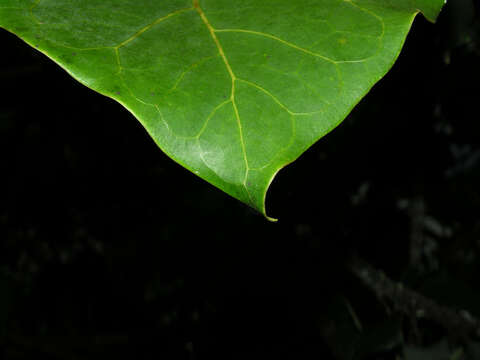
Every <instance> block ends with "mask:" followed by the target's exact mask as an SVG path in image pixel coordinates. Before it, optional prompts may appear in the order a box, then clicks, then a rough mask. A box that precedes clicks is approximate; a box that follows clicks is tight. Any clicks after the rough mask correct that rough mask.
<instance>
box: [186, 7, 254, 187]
mask: <svg viewBox="0 0 480 360" xmlns="http://www.w3.org/2000/svg"><path fill="white" fill-rule="evenodd" d="M193 7H194V8H195V10H196V11H197V12H198V14H199V15H200V18H201V19H202V21H203V23H204V24H205V26H206V27H207V29H208V31H209V32H210V35H211V37H212V39H213V41H214V42H215V45H216V46H217V49H218V52H219V54H220V56H221V58H222V60H223V62H224V63H225V67H226V68H227V71H228V73H229V75H230V77H231V78H232V93H231V95H230V101H231V102H232V106H233V110H234V113H235V118H236V120H237V124H238V129H239V133H240V143H241V145H242V152H243V157H244V160H245V166H246V172H245V179H244V186H245V184H246V180H247V176H248V170H249V166H248V159H247V151H246V149H245V141H244V139H243V129H242V124H241V121H240V114H239V112H238V107H237V103H236V101H235V82H236V81H237V77H236V76H235V73H234V72H233V70H232V67H231V66H230V63H229V61H228V59H227V56H226V55H225V52H224V51H223V47H222V44H221V43H220V40H218V37H217V35H216V34H215V29H214V28H213V26H212V25H211V24H210V22H209V21H208V18H207V16H206V15H205V13H204V12H203V10H202V8H201V7H200V4H199V2H198V0H193ZM247 192H248V190H247Z"/></svg>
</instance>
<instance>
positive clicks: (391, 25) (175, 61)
mask: <svg viewBox="0 0 480 360" xmlns="http://www.w3.org/2000/svg"><path fill="white" fill-rule="evenodd" d="M443 4H444V0H316V1H311V0H294V1H292V0H264V1H257V0H243V1H236V2H232V1H227V0H193V1H192V0H165V1H161V2H160V1H152V0H102V1H97V0H1V1H0V26H1V27H3V28H5V29H7V30H8V31H10V32H12V33H14V34H16V35H18V36H19V37H20V38H21V39H23V40H24V41H25V42H26V43H28V44H30V45H31V46H33V47H35V48H36V49H38V50H39V51H41V52H42V53H44V54H45V55H47V56H48V57H49V58H51V59H52V60H54V61H55V62H56V63H57V64H59V65H60V66H61V67H62V68H63V69H65V70H66V71H67V72H68V73H69V74H70V75H72V76H73V77H74V78H75V79H77V80H78V81H80V82H81V83H82V84H84V85H86V86H88V87H89V88H91V89H93V90H95V91H97V92H99V93H101V94H104V95H106V96H109V97H111V98H113V99H115V100H116V101H118V102H119V103H121V104H122V105H123V106H124V107H125V108H127V109H128V110H129V111H130V112H131V113H132V114H133V115H134V116H135V117H136V118H137V119H138V120H139V121H140V122H141V123H142V125H143V126H144V127H145V129H146V130H147V132H148V133H149V134H150V136H151V137H152V138H153V140H154V141H155V142H156V143H157V144H158V146H159V147H160V148H161V149H162V150H163V151H164V152H165V153H166V154H167V155H169V156H170V157H171V158H172V159H174V160H175V161H177V162H178V163H179V164H181V165H183V166H184V167H186V168H187V169H189V170H191V171H192V172H193V173H195V174H196V175H198V176H200V177H201V178H203V179H205V180H206V181H208V182H210V183H211V184H213V185H215V186H217V187H218V188H220V189H222V190H223V191H225V192H226V193H228V194H230V195H231V196H233V197H235V198H237V199H239V200H240V201H242V202H244V203H246V204H248V205H250V206H252V207H253V208H255V209H257V210H258V211H259V212H261V213H262V214H263V215H265V216H267V215H266V210H265V196H266V192H267V190H268V187H269V185H270V183H271V182H272V180H273V178H274V177H275V175H276V174H277V172H278V171H279V170H280V169H282V168H283V167H284V166H286V165H287V164H289V163H291V162H292V161H294V160H295V159H297V158H298V157H299V156H300V155H301V154H302V153H303V152H304V151H305V150H306V149H308V148H309V147H310V146H311V145H312V144H313V143H315V142H316V141H317V140H319V139H320V138H321V137H322V136H324V135H326V134H327V133H328V132H329V131H331V130H332V129H333V128H335V127H336V126H337V125H338V124H339V123H340V122H341V121H342V120H343V119H344V118H345V117H346V116H347V115H348V113H349V112H350V111H351V109H352V108H353V107H354V106H355V105H356V104H357V103H358V102H359V101H360V99H361V98H362V97H363V96H364V95H365V94H366V93H367V92H368V91H369V90H370V88H371V87H372V86H373V85H374V84H375V83H376V82H377V81H378V80H379V79H381V78H382V77H383V76H384V75H385V73H386V72H387V71H388V70H389V69H390V68H391V66H392V65H393V63H394V61H395V60H396V58H397V56H398V54H399V52H400V50H401V47H402V45H403V43H404V41H405V38H406V35H407V34H408V31H409V30H410V27H411V24H412V21H413V19H414V17H415V15H416V14H417V13H419V12H423V14H424V15H425V17H426V18H427V19H429V20H431V21H434V20H435V18H436V17H437V15H438V13H439V12H440V9H441V8H442V6H443ZM271 220H273V219H271Z"/></svg>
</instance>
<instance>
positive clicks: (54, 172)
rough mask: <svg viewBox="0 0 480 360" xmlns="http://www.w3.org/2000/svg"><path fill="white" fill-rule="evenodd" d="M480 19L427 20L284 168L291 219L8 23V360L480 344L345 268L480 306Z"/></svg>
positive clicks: (453, 351) (403, 351)
mask: <svg viewBox="0 0 480 360" xmlns="http://www.w3.org/2000/svg"><path fill="white" fill-rule="evenodd" d="M478 29H479V21H478V18H477V17H476V13H475V8H474V4H473V3H472V2H470V1H469V0H452V1H450V3H449V4H448V5H447V6H446V8H445V9H444V11H443V13H442V14H441V16H440V18H439V21H438V23H437V24H436V25H433V24H430V23H428V22H427V21H426V20H425V19H423V18H422V17H418V18H417V20H416V21H415V24H414V26H413V29H412V32H411V34H410V35H409V36H408V39H407V42H406V44H405V48H404V51H403V52H402V54H401V55H400V58H399V60H398V62H397V63H396V64H395V66H394V68H393V69H392V70H391V72H390V73H389V74H388V75H387V76H386V77H385V78H384V79H383V80H382V81H381V82H380V83H379V84H377V85H376V86H375V87H374V89H373V90H372V91H371V93H370V94H368V96H367V97H366V98H365V99H364V100H363V101H362V102H361V103H360V104H359V106H358V107H357V108H356V109H355V110H354V111H353V112H352V113H351V115H350V116H349V117H348V118H347V119H346V120H345V122H344V123H343V124H342V125H341V126H340V127H338V128H337V129H336V130H335V131H333V132H332V133H331V134H329V135H328V136H326V137H325V138H324V139H322V140H321V141H319V142H318V143H317V144H316V145H315V146H313V147H312V148H311V149H310V150H309V151H307V153H305V154H304V155H303V156H302V157H301V158H300V159H299V160H298V161H296V162H295V163H294V164H292V165H290V166H288V167H287V168H286V169H285V170H283V171H282V172H281V173H280V174H279V176H278V177H277V179H276V180H275V182H274V183H273V186H272V188H271V190H270V192H269V194H268V200H267V206H268V209H269V213H270V215H272V216H274V217H278V218H280V222H279V223H277V224H272V223H269V222H267V221H266V220H265V219H264V218H262V217H261V216H259V215H258V214H256V213H255V212H254V211H253V210H250V209H249V208H247V207H246V206H244V205H243V204H241V203H239V202H238V201H236V200H233V199H231V198H229V197H228V196H227V195H225V194H224V193H222V192H221V191H220V190H217V189H215V188H214V187H212V186H211V185H209V184H207V183H206V182H204V181H203V180H201V179H199V178H197V177H196V176H194V175H193V174H191V173H189V172H188V171H186V170H185V169H183V168H182V167H180V166H179V165H177V164H175V163H174V162H173V161H171V160H170V159H169V158H167V157H166V156H165V155H164V154H163V153H162V152H161V151H160V150H159V149H158V148H157V147H156V146H155V144H154V143H153V141H152V140H151V139H150V138H149V137H148V135H147V134H146V132H145V131H144V130H143V128H142V127H141V125H140V124H139V123H138V122H137V121H136V120H135V119H134V118H133V117H132V116H131V115H130V114H129V113H128V112H127V111H126V110H124V109H123V108H122V107H121V106H120V105H119V104H117V103H115V102H114V101H112V100H110V99H108V98H105V97H103V96H101V95H98V94H96V93H94V92H93V91H91V90H89V89H87V88H85V87H83V86H82V85H80V84H79V83H77V82H76V81H74V80H72V79H71V78H70V77H69V76H68V75H67V74H66V73H65V72H64V71H63V70H61V69H60V68H59V67H57V66H56V65H55V64H54V63H53V62H51V61H49V60H48V59H46V58H45V57H44V56H43V55H41V54H40V53H38V52H36V51H35V50H33V49H32V48H30V47H29V46H27V45H25V44H24V43H23V42H22V41H21V40H19V39H18V38H16V37H15V36H13V35H11V34H9V33H7V32H6V31H1V32H0V41H1V45H2V47H1V55H2V56H1V57H0V65H1V66H0V81H1V87H2V89H3V95H1V98H0V176H1V184H2V186H1V191H0V359H31V358H35V359H104V358H105V357H112V358H117V359H123V358H128V359H209V358H212V357H214V358H216V357H222V358H223V359H251V358H263V359H275V358H277V357H283V358H289V359H340V360H353V359H395V360H399V359H407V360H417V359H439V360H441V359H454V356H457V355H458V356H459V357H458V358H455V359H480V342H475V340H474V339H469V340H468V341H464V342H463V343H459V342H457V341H455V339H454V336H453V335H454V334H452V333H451V329H445V328H442V327H440V326H439V325H438V324H436V323H435V321H431V320H429V319H422V318H421V317H415V316H414V317H413V318H412V317H410V318H409V317H408V316H404V315H401V314H399V313H396V312H395V311H392V309H391V308H390V307H389V305H388V304H384V303H381V302H379V301H378V300H377V299H376V297H375V296H374V294H373V293H372V291H371V290H370V289H368V288H366V287H365V286H363V285H362V284H361V283H360V282H359V281H358V280H357V279H356V278H355V277H354V276H353V275H351V274H350V273H349V271H348V270H347V266H346V265H345V264H346V262H347V261H348V258H349V256H350V255H351V254H357V255H359V256H362V257H363V258H365V259H366V260H367V261H368V262H369V263H371V264H372V265H373V266H375V267H377V268H379V269H383V270H384V271H385V273H386V274H388V276H390V277H391V278H393V279H395V280H396V281H401V282H402V283H403V284H404V285H405V286H408V287H410V288H412V289H414V290H416V291H418V292H420V293H422V294H424V295H426V296H428V297H430V298H432V299H433V300H434V301H435V302H438V303H440V304H443V305H447V306H450V307H451V308H452V309H456V310H466V311H468V312H469V313H470V314H472V315H474V316H477V317H478V316H480V287H479V286H480V281H479V275H480V266H479V265H480V261H479V256H480V217H479V211H480V141H479V140H480V121H479V117H478V106H479V100H480V98H479V94H480V93H479V90H480V82H479V81H480V74H479V64H480V62H479V60H480V38H479V37H478Z"/></svg>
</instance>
